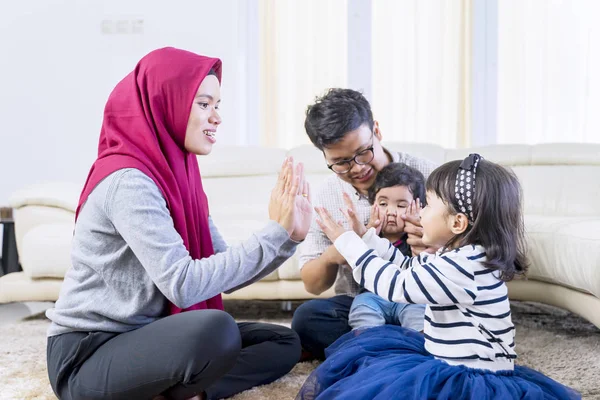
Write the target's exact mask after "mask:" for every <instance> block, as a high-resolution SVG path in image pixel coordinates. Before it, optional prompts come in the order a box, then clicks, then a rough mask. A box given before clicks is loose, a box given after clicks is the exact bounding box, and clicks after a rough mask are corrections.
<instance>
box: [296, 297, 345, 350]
mask: <svg viewBox="0 0 600 400" xmlns="http://www.w3.org/2000/svg"><path fill="white" fill-rule="evenodd" d="M352 300H353V298H352V297H350V296H346V295H340V296H334V297H332V298H330V299H315V300H309V301H307V302H305V303H303V304H302V305H301V306H300V307H298V308H297V309H296V311H295V312H294V317H293V319H292V329H293V330H294V331H296V333H297V334H298V336H300V342H301V343H302V348H303V349H304V350H305V351H307V352H309V353H311V354H312V355H313V356H314V357H316V358H319V359H321V360H323V359H325V349H326V348H327V347H329V345H331V344H332V343H333V342H335V341H336V340H337V339H338V338H339V337H340V336H342V335H343V334H344V333H347V332H350V325H348V313H349V312H350V306H351V305H352Z"/></svg>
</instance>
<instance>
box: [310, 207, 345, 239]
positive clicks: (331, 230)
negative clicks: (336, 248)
mask: <svg viewBox="0 0 600 400" xmlns="http://www.w3.org/2000/svg"><path fill="white" fill-rule="evenodd" d="M315 211H316V212H317V214H318V215H319V218H317V224H318V225H319V227H320V228H321V230H322V231H323V232H324V233H325V235H327V237H328V238H329V240H331V243H333V242H335V240H336V239H337V238H338V237H339V236H340V235H341V234H342V233H344V232H346V229H345V228H344V227H343V226H342V225H341V224H338V223H337V222H335V221H334V220H333V218H331V214H329V211H327V210H326V209H325V208H323V207H315Z"/></svg>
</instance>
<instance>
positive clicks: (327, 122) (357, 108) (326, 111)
mask: <svg viewBox="0 0 600 400" xmlns="http://www.w3.org/2000/svg"><path fill="white" fill-rule="evenodd" d="M365 124H366V125H367V126H368V127H369V129H370V130H371V131H372V130H373V113H372V112H371V105H370V104H369V102H368V101H367V99H366V98H365V96H363V95H362V93H360V92H357V91H356V90H352V89H339V88H334V89H329V90H328V91H327V93H326V94H325V95H324V96H322V97H320V98H319V97H317V99H316V100H315V103H314V104H313V105H310V106H308V108H307V109H306V119H305V120H304V128H305V129H306V133H307V134H308V137H309V138H310V141H311V142H312V143H313V144H314V145H315V146H316V147H317V148H318V149H319V150H323V148H325V147H327V146H330V145H332V144H335V143H337V142H339V141H340V140H342V138H343V137H344V135H345V134H346V133H348V132H350V131H353V130H355V129H358V128H359V127H360V126H362V125H365Z"/></svg>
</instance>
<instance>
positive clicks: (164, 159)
mask: <svg viewBox="0 0 600 400" xmlns="http://www.w3.org/2000/svg"><path fill="white" fill-rule="evenodd" d="M211 69H213V70H214V71H215V72H216V74H217V78H218V79H219V82H220V81H221V60H219V59H217V58H209V57H203V56H200V55H197V54H194V53H190V52H188V51H184V50H179V49H175V48H172V47H167V48H163V49H158V50H155V51H153V52H151V53H149V54H148V55H146V56H145V57H144V58H142V59H141V60H140V62H139V63H138V64H137V66H136V67H135V70H133V71H132V72H131V73H129V75H127V76H126V77H125V78H124V79H123V80H122V81H121V82H119V83H118V84H117V86H116V87H115V88H114V90H113V91H112V93H111V94H110V96H109V98H108V101H107V103H106V107H105V109H104V120H103V122H102V130H101V131H100V143H99V144H98V158H97V159H96V162H94V165H92V169H91V170H90V173H89V175H88V178H87V181H86V183H85V186H84V188H83V191H82V192H81V197H80V199H79V205H78V206H77V212H76V214H75V215H76V218H77V215H78V214H79V211H80V209H81V206H82V205H83V204H84V203H85V201H86V199H87V198H88V196H89V195H90V193H91V192H92V190H94V188H95V187H96V185H97V184H98V183H100V181H102V179H104V178H105V177H107V176H108V175H110V174H111V173H113V172H115V171H117V170H119V169H122V168H136V169H138V170H140V171H142V172H143V173H144V174H146V175H147V176H148V177H150V178H151V179H152V180H153V181H154V183H156V185H157V186H158V188H159V189H160V190H161V192H162V194H163V196H164V198H165V200H166V202H167V207H168V208H169V211H170V213H171V217H172V218H173V224H174V226H175V229H176V230H177V232H179V234H180V235H181V237H182V238H183V243H184V244H185V247H186V248H187V249H188V251H189V252H190V255H191V257H192V258H194V259H200V258H204V257H209V256H210V255H212V254H213V253H214V249H213V244H212V240H211V237H210V230H209V227H208V201H207V199H206V194H205V193H204V189H203V188H202V180H201V179H200V170H199V168H198V162H197V160H196V155H195V154H192V153H189V152H187V151H186V150H185V148H184V141H185V131H186V128H187V122H188V118H189V115H190V110H191V109H192V102H193V100H194V97H195V95H196V92H197V90H198V87H199V86H200V84H201V83H202V81H203V80H204V78H205V77H206V76H207V75H208V73H209V71H210V70H211ZM206 308H216V309H221V310H222V309H223V302H222V300H221V295H220V294H219V295H217V296H215V297H213V298H211V299H208V300H206V301H203V302H201V303H198V304H195V305H193V306H191V307H189V308H187V309H185V310H182V309H180V308H177V307H176V306H175V305H173V304H171V305H170V311H171V314H176V313H179V312H182V311H187V310H199V309H206Z"/></svg>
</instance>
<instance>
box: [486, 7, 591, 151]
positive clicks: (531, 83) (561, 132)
mask: <svg viewBox="0 0 600 400" xmlns="http://www.w3.org/2000/svg"><path fill="white" fill-rule="evenodd" d="M599 15H600V2H598V1H597V0H569V1H559V0H501V1H498V118H497V120H498V142H499V143H529V144H533V143H543V142H580V143H585V142H587V143H591V142H596V143H600V113H599V112H598V110H600V51H599V50H600V23H599V21H598V18H597V17H598V16H599Z"/></svg>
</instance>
